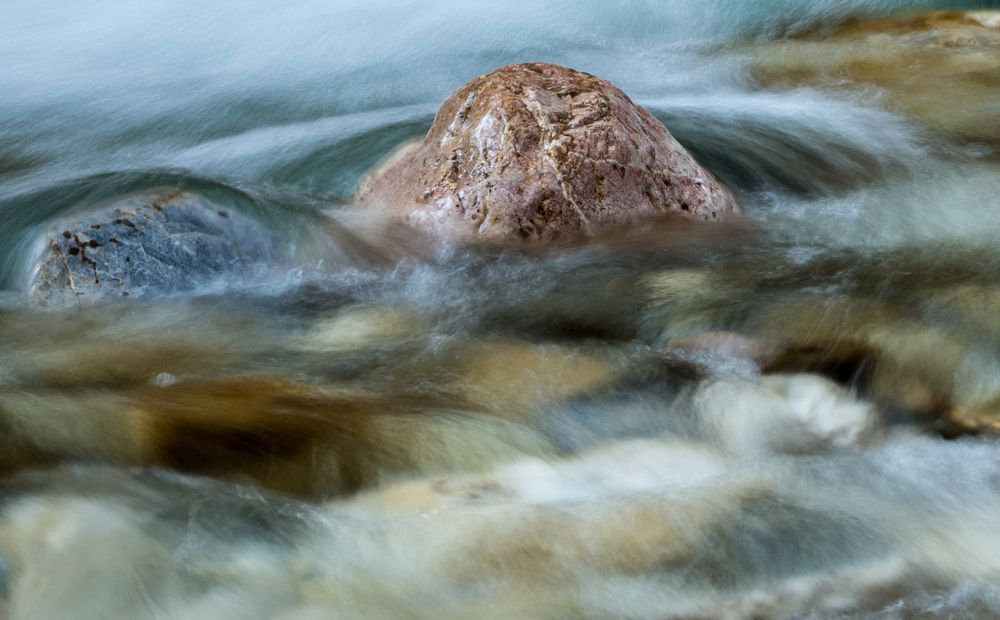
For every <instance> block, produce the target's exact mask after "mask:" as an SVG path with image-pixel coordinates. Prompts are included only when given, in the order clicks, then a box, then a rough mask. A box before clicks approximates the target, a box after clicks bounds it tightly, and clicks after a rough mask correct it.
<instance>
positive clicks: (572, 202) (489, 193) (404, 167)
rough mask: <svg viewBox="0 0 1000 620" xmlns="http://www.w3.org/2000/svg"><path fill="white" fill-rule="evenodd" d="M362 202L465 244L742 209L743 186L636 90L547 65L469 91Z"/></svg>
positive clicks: (447, 106) (379, 177)
mask: <svg viewBox="0 0 1000 620" xmlns="http://www.w3.org/2000/svg"><path fill="white" fill-rule="evenodd" d="M357 201H358V203H359V204H360V205H361V206H362V207H363V208H364V209H365V210H368V211H369V212H375V213H381V214H386V213H388V215H389V216H390V219H392V220H397V221H401V222H403V223H405V224H407V225H409V226H411V227H414V228H417V229H420V230H422V231H424V232H425V233H427V234H429V235H430V236H431V237H432V238H439V239H447V240H456V241H470V240H485V241H512V240H514V241H519V240H523V241H551V240H555V239H565V238H570V237H574V236H581V235H584V236H585V235H589V234H592V233H596V232H598V231H600V230H601V229H604V228H608V227H610V226H614V225H620V224H626V223H630V222H635V221H640V220H645V219H650V218H653V217H656V216H661V215H665V214H677V215H681V216H686V217H690V218H696V219H700V220H706V221H713V220H720V219H723V218H726V217H727V216H731V215H734V214H738V213H739V206H738V205H737V203H736V201H735V199H734V198H733V196H732V194H731V193H730V192H729V191H728V190H727V189H726V188H724V187H723V186H722V185H721V184H720V183H719V182H718V181H717V180H716V179H715V178H714V177H713V176H712V175H711V174H710V173H708V172H707V171H705V170H704V169H703V168H702V167H701V166H699V165H698V163H697V162H696V161H695V160H694V159H693V158H692V156H691V155H690V154H689V153H688V152H687V151H686V150H685V149H684V147H682V146H681V145H680V144H679V143H678V142H677V141H676V140H675V139H674V138H673V137H672V136H671V135H670V133H669V132H668V131H667V129H666V128H665V127H664V126H663V124H662V123H660V122H659V121H658V120H656V119H655V118H654V117H653V116H652V115H651V114H650V113H649V112H647V111H646V110H644V109H643V108H642V107H640V106H638V105H636V104H635V103H633V102H632V100H631V99H629V98H628V96H627V95H625V93H623V92H622V91H621V90H619V89H618V88H616V87H615V86H614V85H612V84H610V83H609V82H607V81H605V80H602V79H600V78H597V77H594V76H592V75H589V74H587V73H582V72H579V71H574V70H572V69H567V68H565V67H560V66H557V65H551V64H544V63H532V64H520V65H510V66H507V67H504V68H502V69H498V70H497V71H494V72H493V73H490V74H488V75H485V76H481V77H478V78H476V79H474V80H472V81H471V82H469V83H468V84H466V85H465V86H463V87H462V88H460V89H459V90H458V91H457V92H455V93H454V94H453V95H452V96H451V97H449V98H448V100H447V101H445V103H444V104H443V105H442V106H441V109H440V110H439V111H438V113H437V117H436V118H435V120H434V124H433V126H432V127H431V129H430V132H429V133H428V135H427V137H426V138H424V140H423V141H421V142H419V143H416V144H413V145H410V146H408V147H407V148H405V149H403V150H401V151H400V152H399V153H397V155H396V156H395V157H393V158H392V159H391V160H390V161H389V162H388V163H386V164H385V165H384V166H382V167H381V168H380V169H379V170H378V171H376V172H375V173H374V174H373V175H372V176H371V177H370V178H369V179H368V180H367V181H366V182H365V183H364V184H363V186H362V188H361V191H360V192H359V195H358V200H357Z"/></svg>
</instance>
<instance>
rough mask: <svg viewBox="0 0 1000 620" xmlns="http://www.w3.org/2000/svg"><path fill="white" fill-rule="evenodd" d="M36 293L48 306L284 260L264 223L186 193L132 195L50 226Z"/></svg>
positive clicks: (188, 283) (174, 285)
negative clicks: (258, 222) (71, 219)
mask: <svg viewBox="0 0 1000 620" xmlns="http://www.w3.org/2000/svg"><path fill="white" fill-rule="evenodd" d="M44 244H45V248H44V250H43V252H42V255H41V257H40V258H39V259H38V266H37V270H36V273H35V276H34V278H33V281H32V286H31V292H32V295H33V296H34V298H35V299H36V300H37V301H38V302H40V303H41V304H43V305H58V304H62V303H67V302H70V303H72V302H73V301H74V300H76V301H88V300H96V299H101V298H109V297H135V296H142V295H147V294H153V293H161V294H166V293H172V292H177V291H184V290H190V289H193V288H194V287H195V286H197V285H198V284H203V283H206V282H209V281H211V280H212V279H214V278H217V277H220V276H223V275H228V274H239V273H245V272H247V271H248V270H249V269H250V268H251V267H252V266H253V265H254V264H257V263H268V262H272V261H275V260H278V259H280V257H281V256H282V254H283V250H282V248H281V246H280V244H279V243H278V240H277V239H276V238H275V237H274V236H273V235H272V234H271V233H269V232H268V231H267V230H265V229H264V228H263V227H262V226H261V225H259V224H257V223H255V222H253V221H251V220H249V219H247V218H245V217H243V216H241V215H240V214H238V213H235V212H233V211H231V210H229V209H227V208H221V207H218V206H216V205H214V204H212V203H211V202H209V201H208V200H207V199H205V198H204V197H202V196H199V195H197V194H194V193H191V192H187V191H177V190H162V191H153V192H148V193H143V194H137V195H134V196H130V197H126V198H123V199H121V200H118V201H116V202H114V203H112V204H111V205H110V206H108V207H106V208H104V209H101V210H98V211H95V212H92V213H89V214H86V215H83V216H80V217H79V218H77V219H75V220H73V221H70V222H63V223H60V224H58V225H57V226H55V227H54V228H52V229H51V230H49V231H48V232H47V233H46V234H45V238H44Z"/></svg>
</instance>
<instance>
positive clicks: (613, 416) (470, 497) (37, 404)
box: [0, 0, 1000, 620]
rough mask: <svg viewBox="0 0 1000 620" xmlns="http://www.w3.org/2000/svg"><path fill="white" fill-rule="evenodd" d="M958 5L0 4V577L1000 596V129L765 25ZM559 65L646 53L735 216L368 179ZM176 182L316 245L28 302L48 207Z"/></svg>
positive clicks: (789, 600)
mask: <svg viewBox="0 0 1000 620" xmlns="http://www.w3.org/2000/svg"><path fill="white" fill-rule="evenodd" d="M927 9H956V10H957V9H977V10H986V9H1000V3H998V2H987V1H980V2H957V1H956V2H945V1H933V0H927V1H917V0H816V1H808V0H765V1H761V0H706V1H695V0H662V1H655V0H624V1H622V2H619V3H609V2H592V1H590V0H579V1H577V2H568V1H562V0H557V1H554V2H547V3H523V2H516V1H514V0H498V1H494V2H488V3H487V2H455V1H451V0H445V1H440V2H429V1H426V0H395V1H388V0H376V1H368V0H326V1H320V0H301V1H295V2H286V3H273V4H272V5H270V6H268V5H266V4H265V3H246V2H238V1H235V0H202V1H199V2H193V1H191V0H182V1H181V2H166V1H163V0H139V1H137V2H123V1H121V0H100V1H90V2H82V1H78V0H32V1H30V2H29V1H27V0H6V1H5V2H4V5H3V7H2V9H0V84H2V85H3V87H2V88H3V94H2V95H0V474H2V478H0V597H2V602H0V617H9V618H12V619H14V618H16V619H21V618H25V619H27V618H31V619H41V618H77V619H90V618H92V619H105V618H150V619H168V618H170V619H187V618H206V619H207V618H212V619H215V618H220V619H221V618H233V619H240V620H243V619H250V618H261V619H264V618H282V619H285V620H306V619H318V618H360V617H365V618H407V619H416V618H428V619H430V618H435V619H437V618H455V619H458V618H498V619H499V618H636V619H646V618H649V619H662V618H772V617H774V618H886V619H888V618H892V619H895V618H900V619H902V618H992V617H998V616H1000V525H998V523H1000V442H998V441H997V439H995V432H996V431H997V429H1000V279H998V277H1000V245H998V243H997V238H998V235H1000V157H998V155H1000V150H998V149H1000V142H998V141H996V140H995V139H993V140H991V139H987V138H985V137H984V138H982V139H979V138H978V137H977V136H976V135H975V132H974V131H973V134H972V138H970V137H969V134H968V133H966V134H963V135H961V136H960V135H957V134H955V133H948V132H945V131H942V130H941V129H940V126H936V125H934V124H933V123H926V122H922V120H921V117H919V115H913V114H908V113H906V111H905V110H902V109H900V108H899V107H895V106H893V105H891V104H890V103H889V100H888V99H887V96H886V95H885V93H884V92H881V91H880V90H879V89H878V88H875V87H866V86H862V87H856V86H853V85H850V84H846V81H845V84H838V85H836V87H833V88H827V87H817V86H815V85H814V84H808V83H802V84H799V85H792V86H787V85H785V86H780V87H778V86H768V85H766V84H763V83H762V78H761V77H760V75H761V70H760V65H759V64H755V62H756V59H757V58H759V53H760V50H763V49H771V48H769V47H768V46H772V45H777V44H780V42H782V41H784V40H786V38H787V37H795V36H798V35H800V34H801V33H810V32H813V31H815V30H817V29H821V28H822V27H824V26H826V25H830V24H837V23H841V22H843V21H844V20H847V19H857V20H864V19H872V18H876V17H879V16H883V15H895V14H899V13H900V12H906V11H918V10H927ZM983 53H984V54H987V53H989V52H983ZM528 61H547V62H553V63H558V64H563V65H567V66H570V67H573V68H576V69H579V70H583V71H587V72H590V73H593V74H595V75H598V76H601V77H603V78H605V79H607V80H609V81H611V82H613V83H614V84H616V85H617V86H619V87H620V88H622V89H623V90H624V91H625V92H627V93H628V94H629V96H630V97H632V98H633V99H634V100H635V101H636V102H637V103H639V104H641V105H643V106H644V107H646V108H647V109H648V110H650V111H651V112H652V113H653V114H654V115H655V116H656V117H657V118H658V119H660V120H661V121H663V123H664V124H665V125H666V126H667V127H668V129H669V130H670V131H671V133H672V134H673V135H674V136H675V137H676V138H677V139H678V140H679V141H680V142H681V143H682V144H683V145H684V146H685V147H687V148H688V149H689V150H690V151H691V152H692V153H693V154H694V155H695V157H696V158H697V159H698V160H699V162H701V163H702V164H703V165H704V166H705V167H706V168H708V169H709V170H711V171H712V172H713V173H714V174H715V175H716V176H718V177H719V178H720V180H722V181H723V182H724V183H725V184H726V185H728V187H730V188H731V189H732V190H733V191H734V193H735V194H736V195H737V197H738V199H739V201H740V203H741V205H742V208H743V211H744V213H745V218H743V221H740V222H737V223H730V224H717V225H701V224H695V223H680V222H678V223H672V224H670V223H665V224H663V225H662V226H653V227H649V228H646V229H643V230H637V231H633V232H623V233H621V234H618V235H615V236H611V237H602V238H598V239H594V240H593V241H592V242H588V243H577V244H566V245H560V246H556V247H550V248H529V249H526V250H523V251H520V250H497V249H495V248H472V249H469V248H464V249H463V248H455V247H450V248H445V249H440V248H435V249H433V250H428V249H427V248H425V247H410V246H411V243H410V241H411V240H408V239H399V238H396V237H394V236H392V235H388V234H387V235H386V236H385V237H384V238H378V237H376V238H371V237H366V238H361V237H359V236H358V235H356V234H355V232H356V231H353V230H352V229H351V227H350V225H349V224H346V223H343V222H341V221H340V220H339V219H338V215H339V213H340V212H341V211H342V210H343V209H344V208H345V205H347V204H348V203H349V202H350V200H351V197H352V195H353V194H354V193H355V191H356V189H357V188H358V185H359V184H360V182H361V181H362V179H363V178H364V176H365V174H366V173H367V172H368V171H370V170H371V169H372V168H373V167H375V166H377V165H378V164H379V162H381V161H383V160H384V159H385V158H386V157H387V156H388V155H389V154H391V153H392V152H393V151H394V149H396V148H397V147H398V146H400V145H402V144H404V143H406V142H407V141H409V140H413V139H417V138H420V137H421V136H423V135H424V134H425V133H426V131H427V129H428V128H429V126H430V124H431V122H432V120H433V117H434V113H435V111H436V110H437V107H438V106H439V105H440V103H441V102H442V101H444V99H446V98H447V96H448V95H449V94H450V93H451V92H453V91H454V90H455V89H456V88H458V87H459V86H460V85H462V84H463V83H465V82H467V81H468V80H470V79H472V78H473V77H475V76H477V75H480V74H483V73H486V72H489V71H491V70H493V69H495V68H497V67H500V66H503V65H505V64H508V63H513V62H528ZM997 66H1000V62H998V63H997ZM899 70H900V71H906V70H908V69H907V65H905V64H903V65H901V66H900V69H899ZM990 80H993V81H992V82H991V81H990ZM978 84H979V86H982V84H994V85H996V88H997V90H996V94H997V99H996V100H1000V79H998V78H997V74H995V73H994V74H991V75H986V76H985V77H982V78H981V79H980V81H979V82H978ZM970 92H971V91H970ZM976 92H979V91H976ZM971 96H972V95H970V97H971ZM996 100H992V102H991V101H990V100H987V101H986V102H985V103H984V105H982V106H980V107H976V108H974V114H979V115H981V116H979V117H972V121H971V122H972V126H973V127H976V126H978V125H977V123H981V124H982V126H984V127H986V126H996V122H997V121H996V119H997V118H998V117H1000V107H998V106H997V104H996V103H995V101H996ZM932 104H934V103H933V102H932ZM934 105H937V104H934ZM939 107H940V106H939ZM970 109H973V108H970ZM949 113H951V109H950V108H947V107H940V109H937V108H936V112H935V114H941V115H944V116H947V115H948V114H949ZM954 113H955V114H958V111H955V112H954ZM935 118H936V117H935ZM163 187H169V188H181V189H188V190H191V191H194V192H198V193H201V194H203V195H205V196H207V197H209V198H210V199H211V200H213V201H215V202H216V203H218V204H220V205H225V206H226V208H231V209H233V210H235V211H237V212H240V213H242V214H244V215H246V216H248V217H250V218H253V219H256V220H258V221H260V222H263V223H265V224H266V225H267V226H268V227H270V228H271V229H273V230H274V231H275V232H276V233H277V234H278V236H279V237H280V240H281V243H283V244H285V245H286V246H287V249H288V250H289V251H288V252H287V256H286V258H285V259H283V260H281V261H277V262H275V263H274V264H268V265H266V266H263V267H261V268H260V269H258V270H257V271H256V272H254V273H253V274H252V276H247V277H240V278H230V279H222V280H218V281H213V282H210V283H206V284H205V285H204V286H202V287H200V288H199V289H197V290H194V291H188V292H184V293H176V294H171V295H166V296H161V297H147V298H143V299H131V300H129V299H122V300H108V301H102V302H98V303H93V304H83V305H79V306H73V307H64V308H58V307H56V308H51V307H50V308H42V307H40V306H39V305H38V304H37V303H36V300H34V299H33V297H32V295H31V292H30V290H29V289H30V286H31V280H32V277H33V269H34V263H35V261H36V260H37V258H38V255H39V253H40V251H41V246H40V241H39V240H40V239H41V235H42V234H43V233H44V232H45V231H46V230H47V229H49V228H51V227H52V226H53V225H55V223H56V222H58V221H59V220H60V219H61V218H65V217H68V216H73V215H77V214H80V213H85V212H86V211H87V210H88V209H90V208H93V207H95V206H100V205H104V204H108V202H109V201H112V200H114V199H116V198H119V197H122V196H128V195H132V194H135V193H136V192H143V191H149V190H153V189H157V188H163ZM418 245H419V244H418ZM769 347H773V348H774V351H778V352H774V351H772V353H774V355H773V356H772V357H773V359H772V357H768V356H769V355H770V354H769V353H768V351H769V350H770V349H769ZM747 349H750V350H752V351H754V355H751V356H747V355H742V354H741V352H745V351H746V350H747ZM761 350H764V352H763V353H761ZM789 351H790V352H789ZM761 357H764V358H768V359H772V361H771V362H768V363H759V362H760V359H761ZM751 358H755V359H756V360H757V361H756V362H755V361H754V359H751ZM778 358H780V360H779V361H774V360H775V359H778ZM768 364H770V367H769V368H764V367H767V366H768ZM762 370H763V371H764V372H762ZM153 455H155V456H153Z"/></svg>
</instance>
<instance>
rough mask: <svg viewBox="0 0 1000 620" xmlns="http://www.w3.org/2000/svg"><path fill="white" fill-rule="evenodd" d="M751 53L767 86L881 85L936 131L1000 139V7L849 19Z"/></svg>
mask: <svg viewBox="0 0 1000 620" xmlns="http://www.w3.org/2000/svg"><path fill="white" fill-rule="evenodd" d="M751 54H752V56H753V64H752V72H753V75H754V77H755V78H756V79H757V81H758V82H759V83H760V84H761V85H762V86H764V87H767V88H794V87H799V86H809V87H813V88H821V89H824V90H833V91H837V90H843V89H844V88H845V87H847V88H855V89H857V88H871V87H875V88H877V89H879V91H880V93H881V94H882V95H883V96H884V98H885V102H886V103H887V104H888V106H889V107H890V108H892V109H893V110H895V111H898V112H901V113H903V114H906V115H908V116H911V117H913V118H915V119H916V120H918V121H920V122H921V123H923V124H925V125H927V126H929V127H931V128H933V129H938V130H942V131H945V132H948V133H950V134H953V135H955V136H957V137H959V138H961V139H964V140H969V141H988V142H991V143H995V142H997V141H1000V99H998V98H997V89H998V88H1000V11H968V12H959V11H935V12H929V13H922V14H917V15H903V16H896V17H886V18H881V19H873V20H849V21H846V22H843V23H841V24H839V25H836V26H834V27H820V28H816V29H814V30H811V31H809V32H805V33H801V34H799V35H797V36H794V37H792V38H789V39H785V40H779V41H773V42H770V43H767V44H764V45H763V46H761V47H759V48H755V49H754V50H751Z"/></svg>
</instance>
